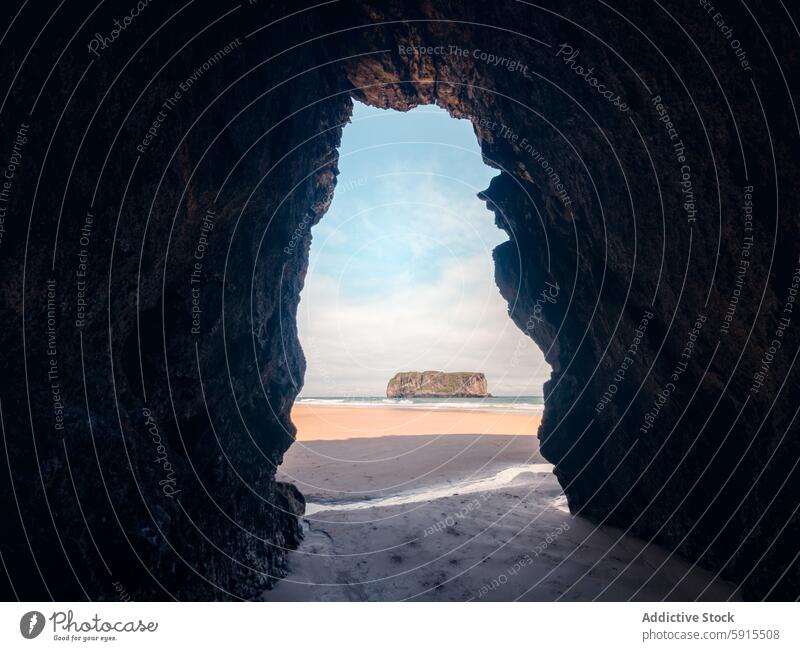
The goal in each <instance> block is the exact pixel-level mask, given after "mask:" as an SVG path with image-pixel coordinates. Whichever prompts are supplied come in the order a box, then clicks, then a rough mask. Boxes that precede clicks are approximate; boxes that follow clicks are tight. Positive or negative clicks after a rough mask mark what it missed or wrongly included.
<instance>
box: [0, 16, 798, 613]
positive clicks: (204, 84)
mask: <svg viewBox="0 0 800 651" xmlns="http://www.w3.org/2000/svg"><path fill="white" fill-rule="evenodd" d="M303 7H304V5H302V4H300V3H294V2H293V3H286V5H285V6H284V5H283V4H282V3H269V4H268V5H267V4H266V3H255V4H252V5H250V4H244V5H241V6H239V5H234V4H232V5H230V6H216V5H215V6H211V5H210V4H209V5H202V6H195V5H191V6H190V7H189V8H187V9H184V10H179V9H178V8H175V7H167V6H164V5H159V4H156V3H153V4H151V5H149V6H148V7H147V9H146V10H145V11H143V12H142V13H141V15H139V16H138V17H136V19H135V21H133V22H132V23H131V25H130V27H128V28H127V29H126V30H125V31H123V32H121V34H120V36H119V37H118V38H117V39H116V40H115V41H113V43H110V44H109V45H108V46H107V47H106V48H105V49H100V50H98V53H99V56H94V55H93V54H91V53H89V52H87V49H86V47H87V44H88V43H89V42H90V41H91V39H92V38H93V36H92V35H93V34H94V33H95V32H98V33H101V34H107V33H108V32H109V31H110V29H111V28H112V27H113V20H114V19H115V18H121V16H123V15H124V11H123V10H120V9H118V8H116V7H115V8H112V9H101V10H99V11H98V12H97V13H96V14H95V15H93V16H92V17H91V19H90V20H89V21H88V22H87V23H86V24H85V25H83V26H82V23H83V21H84V19H85V18H86V16H85V14H83V13H82V11H80V10H77V9H74V8H73V9H72V10H70V11H64V12H62V13H59V14H58V17H57V20H56V22H55V23H54V24H52V25H51V27H50V28H49V29H47V30H45V32H44V36H43V39H44V41H41V42H38V44H33V47H32V48H31V45H32V43H33V40H34V38H35V37H36V34H37V33H38V32H39V30H40V29H41V26H42V23H43V20H42V15H41V12H36V11H33V10H26V11H23V12H22V13H21V14H20V17H19V18H18V20H17V22H16V23H15V24H14V25H13V29H12V30H10V32H9V33H10V37H9V41H8V44H7V45H6V46H5V50H4V64H3V66H4V71H3V79H4V81H7V83H6V84H4V86H5V87H7V86H8V85H9V84H10V81H11V80H12V79H13V80H14V86H13V92H11V93H10V94H9V96H8V99H7V100H6V102H5V105H4V106H3V107H2V111H0V124H2V137H3V149H2V153H4V154H5V152H9V155H11V151H12V147H13V144H14V142H15V140H19V139H18V138H17V137H16V133H17V132H18V130H19V129H20V128H21V126H22V125H28V127H27V129H26V130H25V138H26V142H25V144H24V145H22V163H21V165H19V167H18V169H17V170H16V172H15V176H14V179H13V185H12V190H13V191H12V194H11V196H10V199H9V202H8V206H9V208H8V212H7V214H6V216H5V219H4V222H3V228H4V232H3V239H2V240H0V269H2V272H1V273H0V295H2V308H1V309H2V311H3V325H4V327H3V329H2V331H1V332H0V344H2V350H3V356H2V362H1V363H2V368H0V371H2V381H1V382H0V405H2V416H3V437H4V451H5V452H6V453H7V459H8V462H7V463H5V464H0V482H1V483H0V492H2V494H3V495H4V498H3V513H2V517H3V526H4V533H3V538H2V546H1V547H0V549H1V550H2V554H3V560H4V563H5V566H6V568H8V575H9V576H8V578H6V577H3V578H2V579H0V581H2V582H3V583H2V584H3V596H6V597H13V596H14V595H15V594H16V596H18V597H20V598H48V597H50V596H52V597H54V598H90V599H98V598H110V599H113V598H115V596H116V595H117V594H118V586H119V585H121V586H123V588H124V590H126V592H128V593H130V594H131V595H132V596H133V598H136V599H145V598H156V599H168V598H173V597H174V598H179V599H192V598H194V599H198V598H203V599H208V598H250V597H253V596H255V595H257V594H258V591H259V590H260V589H262V588H263V587H265V586H267V585H269V584H270V583H271V582H272V581H273V580H274V579H275V578H276V577H278V576H280V575H281V572H282V569H283V561H284V556H285V550H286V549H287V548H291V547H292V546H294V545H296V543H297V540H298V536H299V529H298V525H297V519H296V515H295V514H296V512H297V511H298V510H300V507H299V506H298V504H299V503H300V500H299V498H297V496H294V495H293V494H292V493H291V491H289V490H287V488H286V487H283V486H276V484H275V483H274V481H273V477H274V467H275V465H276V464H278V463H280V460H281V456H282V454H283V452H284V451H285V450H286V448H287V447H288V446H289V445H290V443H291V440H292V435H293V428H292V425H291V423H290V421H289V417H288V413H289V408H290V406H291V403H292V400H293V399H294V396H295V395H296V393H297V391H298V390H299V388H300V386H301V384H302V376H303V372H304V370H305V369H304V366H305V362H304V359H303V355H302V351H301V349H300V347H299V344H298V341H297V336H296V327H295V321H294V320H295V311H296V308H297V303H298V300H299V294H300V290H301V288H302V282H303V276H304V273H305V268H306V264H307V252H308V246H309V241H310V237H309V230H310V228H311V226H312V225H313V224H314V223H316V221H317V220H318V219H319V218H320V217H321V216H322V214H323V213H324V211H325V209H326V207H327V205H328V204H329V202H330V199H331V196H332V192H333V187H334V184H335V175H336V147H337V145H338V142H339V138H340V135H341V128H342V125H343V123H345V122H346V120H347V118H348V115H349V112H350V108H351V107H350V95H351V94H352V95H353V96H354V97H356V98H357V99H360V100H361V101H366V102H369V103H371V104H374V105H377V106H384V107H391V108H396V109H400V110H406V109H408V108H410V107H412V106H415V105H417V104H421V103H431V102H435V103H437V104H439V105H440V106H442V107H444V108H446V109H447V110H448V111H450V112H451V113H452V114H453V115H455V116H457V117H466V118H469V119H471V120H473V122H474V123H475V125H476V129H475V130H476V134H477V136H478V138H479V140H480V142H481V146H482V148H483V151H484V156H485V159H486V161H487V163H488V164H490V165H493V166H495V167H497V168H498V170H500V171H501V173H500V174H499V176H498V177H497V178H495V179H494V180H493V182H492V184H491V187H490V188H488V189H487V191H486V192H485V194H484V196H483V198H484V200H485V201H486V202H487V206H488V207H489V208H490V209H492V210H494V211H495V214H496V216H497V223H498V225H499V226H500V227H501V228H504V229H505V230H506V231H507V232H508V233H509V236H510V241H509V243H507V244H504V245H501V246H500V247H498V248H497V249H496V251H495V260H496V263H497V265H496V277H497V282H498V285H499V287H500V290H501V291H502V293H503V295H504V296H505V297H506V298H507V299H508V301H509V310H510V314H511V316H512V318H513V319H514V320H515V321H516V323H517V324H518V325H519V326H520V327H521V328H522V329H523V330H524V331H525V332H527V333H528V334H529V335H530V336H531V337H532V338H533V339H534V340H535V341H536V342H537V343H538V344H539V345H540V346H541V347H542V348H543V350H545V352H546V356H547V359H548V361H549V362H550V363H551V365H552V366H553V369H554V371H553V377H552V379H551V381H550V382H549V383H548V384H547V386H546V394H547V395H546V411H545V418H544V423H543V425H542V429H541V432H540V437H541V440H542V450H543V453H544V454H545V456H547V458H548V459H550V460H551V461H553V462H554V463H555V464H556V468H557V474H558V477H559V480H560V481H561V483H562V485H563V486H564V489H565V491H566V493H567V496H568V498H569V501H570V505H571V507H572V509H573V510H574V511H575V512H578V513H582V514H584V515H587V516H589V517H591V518H593V519H594V520H596V521H597V522H608V523H613V524H616V525H618V526H621V527H623V528H626V529H627V528H630V530H631V531H632V532H634V533H636V534H638V535H641V536H644V537H646V538H654V539H655V540H656V541H658V542H659V543H661V544H664V545H666V546H667V547H669V548H672V549H676V550H677V551H678V552H680V553H682V554H684V555H685V556H687V557H689V558H691V559H693V560H697V561H698V562H699V563H701V564H702V565H705V566H707V567H710V568H712V569H714V570H717V571H720V572H721V573H722V574H723V575H724V576H726V577H728V578H731V579H732V580H734V581H736V582H737V583H738V582H742V583H743V585H744V588H745V590H746V591H747V594H748V595H749V596H757V597H764V596H769V597H770V598H786V597H791V598H795V597H796V596H797V595H798V594H799V593H800V573H799V572H798V569H797V564H796V560H797V558H796V554H797V543H796V541H797V540H798V533H800V532H799V531H798V522H797V498H796V495H797V483H798V482H797V461H798V459H800V449H799V444H798V437H797V434H796V424H795V415H796V410H797V405H798V397H799V396H798V390H797V377H796V371H795V370H794V364H795V356H796V353H797V351H798V335H797V327H796V326H797V323H798V321H800V314H798V313H794V312H792V311H791V310H789V311H788V312H785V311H784V310H786V309H787V306H790V305H791V303H787V301H788V300H789V298H790V297H791V296H793V292H794V291H795V289H796V285H793V283H794V282H795V281H794V280H793V276H794V274H795V269H796V268H797V267H798V264H800V263H798V253H799V252H800V248H799V247H798V228H797V212H798V199H797V192H796V190H795V188H794V186H793V180H794V179H796V178H797V157H796V153H797V151H798V123H797V118H796V113H795V106H794V103H793V99H792V92H791V91H792V90H793V89H795V88H796V85H797V47H796V44H797V42H796V38H797V35H796V34H795V33H794V32H793V31H790V30H792V27H791V21H789V20H787V17H786V16H785V15H784V14H783V13H782V12H783V9H782V8H776V7H774V6H772V5H768V6H767V5H763V6H762V5H761V4H760V3H754V4H752V6H750V8H749V9H748V8H746V7H731V8H726V9H725V10H724V14H725V20H726V23H727V24H728V25H729V26H730V27H731V29H732V30H733V33H734V34H735V35H736V37H737V38H739V39H740V40H741V43H742V45H743V47H744V48H745V49H746V56H747V59H746V60H747V62H748V64H749V66H750V70H745V69H743V68H742V66H741V65H740V63H739V61H738V59H737V58H736V54H735V53H734V52H733V49H732V48H731V46H730V43H729V41H730V39H726V38H725V36H724V34H723V33H722V32H721V31H720V29H719V27H718V26H717V25H716V24H715V23H714V21H713V19H712V17H711V16H709V15H708V14H707V13H705V12H704V11H703V10H702V9H701V8H700V7H699V6H695V5H691V6H689V5H687V4H685V3H667V4H666V5H664V9H663V10H662V9H659V8H658V6H657V5H653V6H651V5H650V4H647V3H636V2H626V3H613V4H611V5H603V4H598V3H587V2H575V3H569V6H567V7H561V5H560V3H544V4H543V5H541V4H540V5H538V6H536V7H534V6H532V5H527V4H524V3H517V2H513V3H512V2H499V3H496V2H492V3H489V2H487V3H482V2H470V3H464V2H402V3H401V2H375V3H355V2H346V3H337V4H336V5H332V6H324V7H322V8H316V9H313V10H309V11H302V9H303ZM615 8H616V9H615ZM176 11H177V12H178V13H177V14H175V12H176ZM750 12H752V15H751V13H750ZM289 14H292V15H289ZM562 14H563V15H562ZM284 16H288V17H286V18H282V17H284ZM274 21H278V22H274ZM262 26H264V29H260V30H259V29H258V28H259V27H262ZM70 39H72V40H70ZM237 39H239V40H238V41H237ZM561 44H567V45H568V47H569V48H572V52H573V53H574V52H575V51H578V54H576V55H574V56H573V58H572V59H571V60H570V59H569V56H570V54H569V53H570V50H569V49H568V48H564V49H561V48H560V46H561ZM226 45H227V46H228V50H229V51H227V52H224V51H223V54H222V55H217V54H216V53H218V52H219V51H220V50H224V48H225V46H226ZM400 46H402V47H403V48H404V50H403V52H401V51H400V50H399V47H400ZM410 46H425V47H429V46H431V47H432V46H441V48H442V49H439V50H437V51H433V52H428V51H426V52H424V53H420V52H419V51H416V52H415V51H409V50H408V49H406V48H408V47H410ZM451 46H452V47H453V48H455V49H451ZM29 48H31V49H30V51H29ZM476 49H478V50H480V53H483V55H485V57H484V58H481V54H480V53H478V54H477V56H476V55H475V50H476ZM559 49H561V55H559V54H558V52H559ZM62 51H63V52H64V53H63V55H62V56H61V57H60V58H58V57H59V53H61V52H62ZM489 55H492V56H494V57H495V58H494V59H491V60H490V59H489ZM215 57H216V58H215ZM56 59H58V60H57V61H56ZM501 59H505V61H504V62H501V63H500V64H499V65H494V63H495V62H496V61H499V60H501ZM210 61H213V63H209V62H210ZM90 64H91V65H90ZM577 65H582V66H583V67H584V70H583V72H584V73H586V70H585V69H586V68H589V67H591V68H592V69H593V71H592V73H591V74H590V75H589V76H590V77H591V76H592V75H594V77H596V78H597V79H598V83H603V84H605V87H606V88H607V89H609V94H610V95H612V96H613V97H611V99H607V98H605V97H603V96H601V95H600V94H599V93H598V91H597V89H596V88H595V87H593V86H592V84H591V83H590V82H589V81H587V78H586V75H584V76H583V77H581V76H579V74H578V72H577V71H576V70H573V67H574V66H577ZM204 66H205V67H204ZM17 70H19V75H18V76H17V78H16V79H14V75H15V74H16V72H17ZM51 70H52V73H50V74H48V72H49V71H51ZM198 71H199V72H198ZM190 81H191V83H189V82H190ZM181 84H184V85H185V86H187V84H188V86H187V90H186V91H183V92H181V94H180V97H178V98H176V99H175V102H174V104H172V105H170V106H169V107H167V108H165V107H164V102H166V101H167V100H168V98H170V97H173V98H175V92H176V91H177V90H180V89H181ZM617 96H618V98H617ZM655 96H660V97H661V99H662V104H663V106H664V107H665V108H664V109H663V111H662V112H661V113H659V110H660V107H659V106H657V104H658V102H653V98H654V97H655ZM621 105H623V106H621ZM159 111H161V112H162V113H161V115H160V114H159ZM665 115H666V116H668V120H669V122H671V123H672V128H674V133H675V134H676V135H675V136H673V137H671V134H670V132H669V130H668V126H666V121H662V120H660V118H664V116H665ZM162 116H163V117H162ZM664 119H665V120H666V118H664ZM148 130H152V132H154V133H153V135H152V137H150V138H149V139H148ZM678 142H680V143H682V146H683V150H681V148H680V147H678V148H676V144H677V143H678ZM137 146H142V149H143V150H144V151H141V150H138V151H137ZM679 155H682V156H685V160H679V158H678V156H679ZM684 166H688V167H684ZM682 168H683V170H682ZM555 175H557V178H556V176H555ZM682 182H683V186H682V185H681V184H682ZM747 186H752V187H753V192H752V206H753V212H752V220H745V209H744V204H745V201H746V197H745V189H746V187H747ZM87 213H91V218H92V222H91V224H89V225H90V226H91V228H90V231H91V233H90V235H89V236H88V239H87V240H84V241H82V240H81V235H82V232H81V229H82V228H85V227H86V226H87V221H86V218H87ZM751 222H752V223H751ZM751 236H752V244H751V243H750V242H751V240H748V239H746V238H749V237H751ZM56 242H57V248H56V250H55V252H54V249H53V246H54V243H56ZM201 248H202V250H200V249H201ZM82 250H84V251H85V252H86V253H87V255H85V256H83V257H84V258H85V263H84V262H83V261H82V258H81V251H82ZM743 250H747V254H744V253H743ZM198 255H200V256H201V257H200V258H198V257H197V256H198ZM742 260H746V263H747V271H746V273H745V274H744V275H743V276H742V275H740V276H739V282H737V274H739V273H740V267H741V266H742ZM83 264H85V265H86V267H85V271H86V273H87V275H86V276H85V277H83V276H81V277H78V276H76V273H77V272H78V271H79V270H83V269H84V267H83V266H82V265H83ZM196 264H199V265H200V266H199V270H198V267H197V266H196ZM193 271H194V272H197V275H196V276H195V277H196V278H197V282H192V279H193V276H192V272H193ZM51 280H52V281H54V283H53V284H52V285H49V284H48V281H51ZM84 280H85V282H86V285H85V286H83V285H81V286H79V285H78V284H77V283H78V281H81V282H83V281H84ZM48 292H50V295H49V296H48ZM734 296H735V297H737V299H738V302H737V303H736V305H735V310H734V311H733V313H732V316H731V313H730V312H729V308H730V305H731V301H732V297H734ZM81 298H83V300H85V302H86V306H85V309H86V312H85V319H84V321H85V323H83V324H81V325H80V326H79V325H76V323H75V322H76V319H77V318H78V317H79V316H80V315H81V314H83V312H81V309H82V306H81V305H79V299H81ZM48 299H49V303H48ZM193 300H194V304H193ZM193 307H194V308H195V312H194V313H193V311H192V310H193ZM197 310H200V312H199V317H197V314H198V312H197ZM726 311H728V313H729V316H728V320H727V321H726ZM193 314H194V315H195V316H194V318H195V320H194V321H193ZM782 317H786V318H787V319H788V321H784V322H781V318H782ZM193 328H195V332H193V331H192V329H193ZM778 333H780V334H778ZM776 341H777V342H779V344H777V345H776V344H773V343H772V342H776ZM52 346H55V349H54V350H55V353H54V354H50V351H51V350H53V348H52ZM632 346H635V350H634V349H633V348H632ZM770 346H773V347H775V348H776V350H775V352H774V354H772V353H770ZM778 346H779V349H778ZM628 351H631V352H628ZM626 359H627V360H629V361H626ZM54 360H55V364H56V369H57V371H56V373H55V375H54V376H52V374H51V377H48V372H50V371H52V368H53V366H52V364H53V361H54ZM762 367H763V368H766V372H765V374H764V376H763V377H761V376H758V377H757V378H754V375H755V374H757V373H759V371H760V369H762ZM673 376H674V377H673ZM758 383H763V384H762V386H760V387H759V386H757V385H758ZM54 384H57V385H58V386H57V387H54ZM54 392H55V394H54ZM665 392H668V393H665ZM54 395H55V396H56V398H58V400H56V401H54ZM659 396H661V398H660V399H659ZM62 417H63V420H60V419H61V418H62Z"/></svg>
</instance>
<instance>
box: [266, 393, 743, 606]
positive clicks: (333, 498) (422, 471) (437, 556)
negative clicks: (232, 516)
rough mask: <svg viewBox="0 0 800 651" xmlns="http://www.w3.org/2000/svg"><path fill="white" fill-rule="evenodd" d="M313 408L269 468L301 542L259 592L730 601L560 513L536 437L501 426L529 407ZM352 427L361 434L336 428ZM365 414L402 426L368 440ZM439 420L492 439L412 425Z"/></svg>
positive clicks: (703, 576)
mask: <svg viewBox="0 0 800 651" xmlns="http://www.w3.org/2000/svg"><path fill="white" fill-rule="evenodd" d="M304 411H305V410H303V412H304ZM314 411H315V412H316V413H314V414H306V413H303V412H298V416H300V418H301V420H300V422H299V423H298V426H299V427H300V432H301V434H302V436H299V437H298V439H299V440H298V441H297V442H296V443H295V444H294V445H293V446H292V448H290V450H289V451H288V452H287V454H286V457H285V460H284V463H283V465H282V466H281V467H280V469H279V472H278V479H280V480H282V481H291V482H294V483H295V484H296V485H297V486H298V487H299V488H300V490H301V491H302V492H303V494H304V495H305V497H306V500H307V506H306V515H305V517H304V519H303V527H304V531H305V540H304V542H303V543H302V544H301V546H300V548H299V549H298V550H297V551H294V552H292V553H291V554H290V556H289V575H288V576H287V577H286V578H285V579H283V580H281V581H280V582H279V583H278V584H277V586H276V587H275V588H274V589H272V590H269V591H267V592H265V593H264V595H263V598H264V599H265V600H270V601H330V600H343V601H354V600H355V601H361V600H370V601H376V600H436V601H439V600H452V601H510V600H526V601H553V600H567V601H583V600H611V601H621V600H629V599H630V600H639V601H661V600H695V599H700V600H725V599H729V598H730V599H738V594H737V593H736V591H735V590H734V587H733V586H731V585H730V584H728V583H726V582H724V581H721V580H719V579H716V578H715V577H714V576H713V575H711V574H710V573H708V572H707V571H705V570H703V569H700V568H697V567H694V566H692V564H690V563H689V562H687V561H686V560H684V559H682V558H680V557H679V556H677V555H674V554H670V553H669V552H667V551H665V550H663V549H661V548H660V547H658V546H656V545H653V544H647V543H646V542H645V541H642V540H639V539H637V538H635V537H633V536H630V535H627V534H626V533H625V532H623V531H620V530H618V529H614V528H611V527H605V526H601V527H598V526H596V525H595V524H594V523H592V522H590V521H588V520H586V519H584V518H582V517H579V516H575V515H573V514H570V512H569V509H568V507H567V505H566V500H565V498H564V496H563V494H562V491H561V487H560V486H559V484H558V482H557V481H556V479H555V476H554V475H553V474H552V466H550V464H548V462H547V461H546V460H545V459H544V458H543V457H542V456H541V455H540V454H539V451H538V439H537V438H536V437H535V436H532V435H531V434H523V435H514V434H508V433H506V434H502V433H500V431H499V428H500V427H501V426H503V425H500V424H498V423H502V424H504V425H508V426H512V427H520V428H524V427H528V428H530V427H533V426H534V422H536V421H534V419H533V418H531V417H530V416H522V417H514V416H516V415H511V416H512V417H510V418H500V419H498V418H497V416H498V415H497V414H488V415H486V414H478V413H471V412H470V413H463V412H446V413H445V412H438V413H433V414H431V413H418V414H409V413H408V412H405V411H404V410H402V409H398V410H394V409H378V408H375V409H370V408H367V409H351V408H341V409H340V408H331V409H330V410H327V409H326V410H324V412H325V413H324V414H322V413H320V412H321V411H322V410H320V409H318V408H317V409H315V410H314ZM354 412H360V413H354ZM363 412H368V413H363ZM396 412H402V413H400V414H398V413H396ZM354 418H355V420H356V421H358V423H355V422H354V421H353V419H354ZM348 423H349V426H350V427H354V426H355V425H356V424H358V428H357V429H356V431H359V432H362V433H360V434H355V435H352V430H351V436H349V437H344V431H345V429H346V428H347V427H348ZM370 423H371V424H374V425H375V426H376V427H378V428H379V429H378V431H381V432H385V431H392V432H395V431H402V432H406V433H405V434H403V435H391V436H374V435H373V436H367V435H366V429H367V424H370ZM442 423H444V424H445V425H446V427H443V428H442V429H443V430H444V431H450V432H453V431H459V430H461V429H464V428H467V427H469V426H470V425H472V426H476V427H477V426H478V425H481V426H486V427H485V428H486V429H491V431H492V435H490V436H486V435H481V434H475V433H470V434H465V433H451V434H447V435H442V434H441V433H439V434H437V435H426V434H423V433H421V431H417V430H416V429H415V427H416V426H419V429H420V430H423V429H425V428H428V427H433V426H434V425H440V424H442ZM307 424H311V425H312V426H313V427H315V428H319V429H316V430H312V431H317V432H321V433H325V432H327V433H328V437H327V439H318V440H311V439H309V438H308V436H310V434H309V432H308V431H306V432H303V427H304V426H306V425H307ZM323 424H324V426H323ZM326 428H330V429H326ZM528 431H530V430H528ZM339 434H341V436H338V437H337V435H339Z"/></svg>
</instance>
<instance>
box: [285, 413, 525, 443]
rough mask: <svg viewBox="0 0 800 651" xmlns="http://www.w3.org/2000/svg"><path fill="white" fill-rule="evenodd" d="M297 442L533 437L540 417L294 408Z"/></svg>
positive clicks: (512, 414)
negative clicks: (477, 436)
mask: <svg viewBox="0 0 800 651" xmlns="http://www.w3.org/2000/svg"><path fill="white" fill-rule="evenodd" d="M292 422H294V424H295V425H296V426H297V440H298V441H323V440H342V439H350V438H365V437H376V436H424V435H436V434H439V435H444V434H487V435H488V434H502V435H526V434H527V435H533V434H536V432H537V430H538V429H539V423H540V422H541V415H540V414H537V413H513V412H511V411H501V410H492V411H489V410H481V409H480V406H477V407H476V408H475V409H470V410H459V409H458V408H456V407H454V408H451V409H448V408H445V409H441V408H440V409H424V408H418V407H400V408H391V407H380V406H375V407H351V406H341V407H335V406H320V405H295V406H294V407H293V408H292Z"/></svg>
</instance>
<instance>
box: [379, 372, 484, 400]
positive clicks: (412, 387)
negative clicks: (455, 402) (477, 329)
mask: <svg viewBox="0 0 800 651" xmlns="http://www.w3.org/2000/svg"><path fill="white" fill-rule="evenodd" d="M488 395H489V384H488V383H487V382H486V376H485V375H484V374H483V373H443V372H442V371H422V372H419V371H410V372H407V373H397V374H396V375H395V376H394V377H393V378H392V379H391V380H389V384H388V385H386V397H387V398H414V397H416V398H485V397H487V396H488Z"/></svg>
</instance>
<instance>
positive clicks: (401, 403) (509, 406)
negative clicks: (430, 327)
mask: <svg viewBox="0 0 800 651" xmlns="http://www.w3.org/2000/svg"><path fill="white" fill-rule="evenodd" d="M295 402H296V403H297V404H300V405H316V406H320V407H324V406H331V407H358V408H382V409H386V408H387V407H391V408H393V409H424V410H435V411H436V410H442V411H448V410H455V411H467V410H469V411H512V410H513V411H516V412H527V413H533V414H541V413H542V412H543V411H544V404H543V403H542V402H541V398H539V397H537V396H534V397H532V398H530V397H528V396H525V397H524V398H519V399H516V398H451V399H449V400H437V399H434V398H422V399H420V398H380V397H374V398H373V397H354V398H317V397H308V398H305V397H303V398H297V400H296V401H295Z"/></svg>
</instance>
